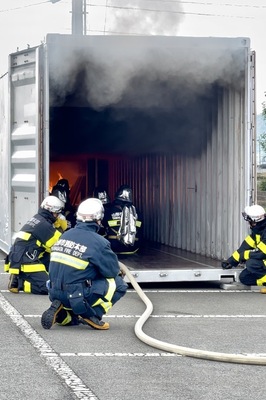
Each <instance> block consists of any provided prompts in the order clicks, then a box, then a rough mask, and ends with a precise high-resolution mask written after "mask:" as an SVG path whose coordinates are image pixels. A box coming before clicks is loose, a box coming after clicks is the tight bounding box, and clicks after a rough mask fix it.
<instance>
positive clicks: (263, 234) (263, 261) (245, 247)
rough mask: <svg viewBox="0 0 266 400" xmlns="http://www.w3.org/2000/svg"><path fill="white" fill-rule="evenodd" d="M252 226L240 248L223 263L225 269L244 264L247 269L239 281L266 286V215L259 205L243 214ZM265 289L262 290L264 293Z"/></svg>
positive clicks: (247, 208)
mask: <svg viewBox="0 0 266 400" xmlns="http://www.w3.org/2000/svg"><path fill="white" fill-rule="evenodd" d="M242 215H243V218H244V219H245V221H247V222H248V223H249V225H250V229H251V233H250V234H249V235H248V236H247V237H246V238H245V239H244V241H243V242H242V243H241V245H240V247H239V248H238V249H237V250H236V251H235V252H234V253H233V254H232V255H231V257H229V258H228V260H226V261H222V268H223V269H230V268H233V267H237V266H238V264H244V265H245V268H244V269H243V271H241V272H240V274H239V280H240V282H241V283H243V284H244V285H258V286H265V285H266V214H265V210H264V208H263V207H261V206H260V205H258V204H255V205H252V206H247V207H246V208H245V210H244V212H243V213H242ZM265 289H266V288H265ZM265 289H261V291H262V292H263V293H264V291H265ZM265 292H266V291H265Z"/></svg>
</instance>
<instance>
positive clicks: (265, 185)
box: [259, 179, 266, 192]
mask: <svg viewBox="0 0 266 400" xmlns="http://www.w3.org/2000/svg"><path fill="white" fill-rule="evenodd" d="M259 190H262V191H263V192H265V191H266V179H263V180H261V181H260V182H259Z"/></svg>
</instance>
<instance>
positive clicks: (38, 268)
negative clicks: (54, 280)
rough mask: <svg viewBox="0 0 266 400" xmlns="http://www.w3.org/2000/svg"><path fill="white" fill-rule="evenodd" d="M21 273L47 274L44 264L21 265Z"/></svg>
mask: <svg viewBox="0 0 266 400" xmlns="http://www.w3.org/2000/svg"><path fill="white" fill-rule="evenodd" d="M21 271H22V272H25V273H31V272H42V271H44V272H47V271H46V268H45V265H44V264H22V265H21Z"/></svg>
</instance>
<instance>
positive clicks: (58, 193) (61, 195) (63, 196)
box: [51, 185, 67, 203]
mask: <svg viewBox="0 0 266 400" xmlns="http://www.w3.org/2000/svg"><path fill="white" fill-rule="evenodd" d="M51 195H52V196H55V197H57V198H58V199H59V200H61V201H62V202H63V203H66V202H67V193H66V191H65V190H64V189H63V188H62V186H60V185H55V186H54V187H53V189H52V191H51Z"/></svg>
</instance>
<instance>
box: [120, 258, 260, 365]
mask: <svg viewBox="0 0 266 400" xmlns="http://www.w3.org/2000/svg"><path fill="white" fill-rule="evenodd" d="M119 265H120V268H121V270H122V271H123V272H124V273H125V275H126V276H127V278H128V280H129V282H130V283H131V284H132V286H133V287H134V289H135V290H136V292H137V294H138V295H139V297H140V298H141V300H142V301H143V302H144V304H145V305H146V307H147V308H146V310H145V311H144V313H143V314H142V316H141V317H140V318H139V319H138V321H137V322H136V325H135V334H136V336H137V337H138V338H139V339H140V340H141V341H142V342H144V343H146V344H148V345H149V346H151V347H155V348H157V349H161V350H164V351H167V352H170V353H176V354H180V355H183V356H187V357H194V358H200V359H205V360H212V361H221V362H228V363H235V364H255V365H266V357H264V356H252V355H248V354H247V355H244V354H229V353H217V352H214V351H206V350H199V349H193V348H189V347H182V346H176V345H174V344H170V343H166V342H162V341H160V340H157V339H154V338H152V337H151V336H148V335H146V334H145V333H144V332H143V330H142V327H143V325H144V324H145V322H146V321H147V319H148V318H149V317H150V315H151V313H152V311H153V305H152V303H151V301H150V299H149V298H148V297H147V296H146V295H145V293H144V292H143V291H142V289H141V287H140V286H139V284H138V283H137V281H136V280H135V278H134V277H133V276H132V274H131V273H130V271H129V270H128V268H127V267H126V266H125V264H123V263H121V262H120V261H119Z"/></svg>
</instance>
